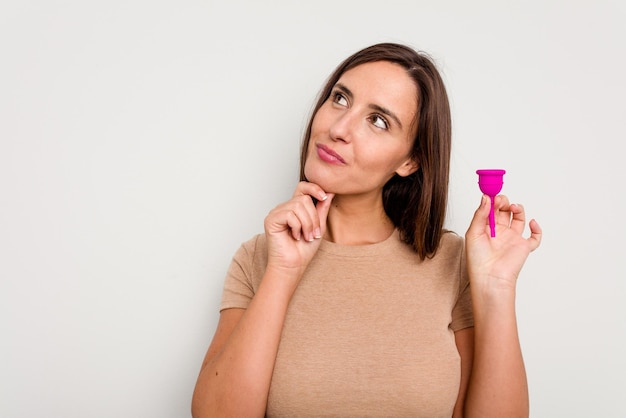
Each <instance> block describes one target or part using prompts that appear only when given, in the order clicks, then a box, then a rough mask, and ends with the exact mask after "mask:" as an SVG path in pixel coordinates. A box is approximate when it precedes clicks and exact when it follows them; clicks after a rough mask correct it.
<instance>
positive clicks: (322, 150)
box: [315, 144, 346, 164]
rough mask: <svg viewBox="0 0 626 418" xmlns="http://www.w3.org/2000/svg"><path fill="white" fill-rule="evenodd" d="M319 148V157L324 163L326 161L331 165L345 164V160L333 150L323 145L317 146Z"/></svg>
mask: <svg viewBox="0 0 626 418" xmlns="http://www.w3.org/2000/svg"><path fill="white" fill-rule="evenodd" d="M315 146H316V147H317V155H318V156H319V157H320V159H321V160H322V161H325V162H327V163H330V164H345V163H346V162H345V160H344V159H343V158H342V157H341V155H339V154H337V153H336V152H335V151H333V150H332V149H331V148H329V147H327V146H326V145H323V144H315Z"/></svg>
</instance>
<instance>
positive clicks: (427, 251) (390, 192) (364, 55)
mask: <svg viewBox="0 0 626 418" xmlns="http://www.w3.org/2000/svg"><path fill="white" fill-rule="evenodd" d="M375 61H389V62H393V63H396V64H399V65H401V66H402V67H403V68H405V69H406V71H407V74H408V75H409V76H410V77H411V78H412V79H413V81H414V82H415V84H416V86H417V104H418V109H417V115H416V122H417V124H416V125H417V131H416V135H415V139H414V141H413V147H412V149H411V157H412V158H413V159H414V161H417V162H418V164H419V168H418V170H417V171H416V172H415V173H413V174H411V175H409V176H407V177H400V176H398V175H397V174H396V175H395V176H394V177H393V178H391V179H390V180H389V181H388V182H387V183H386V184H385V186H384V187H383V205H384V208H385V212H386V213H387V216H389V218H390V219H391V221H392V222H393V224H394V225H395V226H396V228H398V230H399V231H400V236H401V238H402V240H403V241H404V242H406V243H407V244H409V245H410V246H411V247H412V248H413V249H414V250H415V251H416V252H417V254H418V255H419V256H420V258H422V259H424V258H426V257H432V256H434V255H435V252H436V251H437V248H438V246H439V241H440V240H441V236H442V235H443V233H444V229H443V223H444V219H445V215H446V206H447V200H448V181H449V171H450V149H451V137H452V123H451V118H450V105H449V102H448V95H447V93H446V89H445V86H444V84H443V80H442V79H441V76H440V75H439V72H438V71H437V68H436V66H435V64H434V62H433V60H432V59H431V58H430V57H429V56H428V55H427V54H426V53H424V52H418V51H415V50H414V49H412V48H410V47H408V46H405V45H400V44H395V43H380V44H376V45H372V46H370V47H367V48H365V49H362V50H360V51H358V52H356V53H355V54H353V55H352V56H350V57H348V58H347V59H346V60H344V61H343V62H342V63H341V64H339V66H338V67H337V68H336V69H335V71H334V72H333V73H332V74H331V75H330V77H329V78H328V80H327V82H326V85H325V86H324V87H323V88H322V90H321V91H320V93H319V96H318V99H317V103H316V104H315V106H314V108H313V111H312V114H311V118H310V120H309V123H308V126H307V128H306V131H305V134H304V138H303V142H302V149H301V153H300V180H304V181H306V177H305V175H304V164H305V162H306V157H307V149H308V145H309V140H310V138H311V125H312V124H313V118H314V117H315V114H316V113H317V111H318V110H319V108H320V107H321V106H322V105H323V104H324V102H325V101H326V100H327V99H328V98H329V96H330V93H331V91H332V89H333V87H334V86H335V84H336V83H337V81H338V80H339V78H340V77H341V76H342V75H343V73H345V72H346V71H348V70H350V69H351V68H354V67H356V66H358V65H361V64H365V63H368V62H375Z"/></svg>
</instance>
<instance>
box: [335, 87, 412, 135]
mask: <svg viewBox="0 0 626 418" xmlns="http://www.w3.org/2000/svg"><path fill="white" fill-rule="evenodd" d="M335 87H336V88H337V89H339V90H341V91H342V92H343V93H344V94H345V95H346V96H348V97H349V98H350V99H353V98H354V94H353V93H352V91H351V90H350V89H349V88H348V87H346V85H345V84H342V83H337V84H335ZM369 108H370V109H373V110H375V111H377V112H379V113H382V114H383V115H385V116H389V117H390V118H391V119H393V120H394V121H395V122H396V123H397V124H398V126H399V127H400V128H402V122H400V118H399V117H398V116H396V114H395V113H393V112H392V111H391V110H389V109H387V108H386V107H383V106H380V105H377V104H370V105H369Z"/></svg>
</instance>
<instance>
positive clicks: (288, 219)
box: [278, 209, 302, 241]
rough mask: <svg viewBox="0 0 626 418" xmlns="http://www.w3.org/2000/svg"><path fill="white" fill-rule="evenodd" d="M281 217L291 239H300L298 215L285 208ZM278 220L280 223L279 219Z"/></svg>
mask: <svg viewBox="0 0 626 418" xmlns="http://www.w3.org/2000/svg"><path fill="white" fill-rule="evenodd" d="M279 216H280V215H279ZM282 217H283V219H282V223H283V224H284V225H285V226H286V227H287V229H288V230H289V232H290V233H291V236H292V237H293V239H295V240H296V241H300V239H301V238H302V223H301V222H300V218H299V217H298V215H297V214H296V213H295V212H294V211H293V210H289V209H285V210H284V211H283V212H282ZM278 222H279V223H281V221H280V220H278Z"/></svg>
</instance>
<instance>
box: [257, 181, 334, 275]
mask: <svg viewBox="0 0 626 418" xmlns="http://www.w3.org/2000/svg"><path fill="white" fill-rule="evenodd" d="M333 197H334V195H333V194H330V193H328V194H327V193H326V192H324V190H322V188H321V187H320V186H318V185H317V184H314V183H309V182H305V181H302V182H300V183H298V186H297V187H296V190H295V192H294V194H293V197H292V198H291V199H290V200H288V201H287V202H284V203H281V204H280V205H278V206H276V207H275V208H274V209H272V210H271V211H270V213H269V214H268V215H267V217H266V218H265V223H264V225H265V236H266V238H267V247H268V268H271V269H274V270H278V271H281V272H283V273H285V274H288V275H289V276H292V275H293V277H294V278H296V279H297V280H299V279H300V277H301V276H302V274H303V273H304V270H305V269H306V267H307V266H308V264H309V262H310V261H311V259H312V258H313V256H314V255H315V253H316V252H317V249H318V248H319V246H320V241H321V238H322V236H323V235H324V233H325V231H326V217H327V216H328V210H329V209H330V202H331V201H332V200H333ZM313 198H315V199H317V200H318V203H317V205H315V204H314V203H313Z"/></svg>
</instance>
